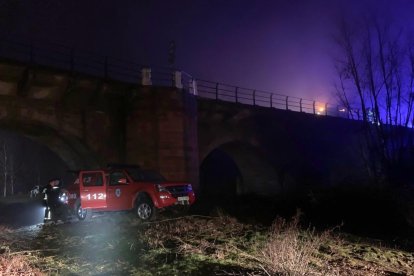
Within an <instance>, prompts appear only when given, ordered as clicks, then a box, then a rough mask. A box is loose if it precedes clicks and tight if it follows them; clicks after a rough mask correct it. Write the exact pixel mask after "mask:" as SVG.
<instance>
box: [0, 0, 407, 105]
mask: <svg viewBox="0 0 414 276" xmlns="http://www.w3.org/2000/svg"><path fill="white" fill-rule="evenodd" d="M0 3H1V6H0V31H1V33H2V34H7V35H11V36H14V37H18V38H19V39H23V40H31V39H40V40H47V41H50V42H58V43H63V44H65V45H69V46H74V47H76V48H80V49H85V50H91V51H93V52H96V53H100V54H104V55H109V56H112V57H120V58H124V59H128V60H134V61H137V62H138V63H141V64H148V65H160V66H165V65H167V64H168V47H169V42H170V41H171V40H174V41H175V42H176V67H177V68H180V69H182V70H184V71H186V72H188V73H189V74H191V75H193V76H195V77H198V78H201V79H206V80H211V81H218V82H224V83H229V84H234V85H238V86H242V87H247V88H255V89H261V90H267V91H272V92H279V93H281V94H289V95H295V96H300V97H304V98H309V99H316V100H319V101H322V102H325V101H330V102H331V101H334V97H333V87H332V83H333V78H334V76H335V74H334V70H333V66H332V56H333V55H334V54H333V53H334V52H335V50H334V49H333V46H332V45H333V42H332V34H333V33H334V32H335V22H336V21H337V20H338V18H339V17H340V15H341V14H343V15H345V16H347V17H349V18H358V17H361V16H364V15H367V14H369V13H377V14H380V16H384V17H390V18H393V19H394V20H397V21H399V24H400V25H401V26H404V28H407V27H410V26H411V25H413V23H412V19H411V17H412V14H414V2H413V1H409V0H394V1H391V0H389V1H385V0H382V1H374V0H373V1H361V0H349V1H345V0H344V1H340V0H334V1H332V0H329V1H323V0H272V1H270V0H269V1H264V0H263V1H251V0H250V1H246V0H221V1H219V0H213V1H194V0H180V1H161V0H158V1H149V0H147V1H133V0H128V1H127V0H124V1H102V0H100V1H98V0H90V1H73V0H72V1H62V0H43V1H40V0H37V1H35V0H33V1H22V0H21V1H19V0H0Z"/></svg>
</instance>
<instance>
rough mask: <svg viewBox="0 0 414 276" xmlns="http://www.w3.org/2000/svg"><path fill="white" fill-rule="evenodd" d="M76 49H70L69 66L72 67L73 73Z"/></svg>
mask: <svg viewBox="0 0 414 276" xmlns="http://www.w3.org/2000/svg"><path fill="white" fill-rule="evenodd" d="M74 55H75V49H74V48H73V47H72V48H71V49H70V60H69V63H70V64H69V66H70V72H71V73H73V71H74V70H75V58H74Z"/></svg>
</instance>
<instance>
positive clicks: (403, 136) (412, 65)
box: [335, 15, 414, 186]
mask: <svg viewBox="0 0 414 276" xmlns="http://www.w3.org/2000/svg"><path fill="white" fill-rule="evenodd" d="M391 23H392V22H390V20H389V18H386V17H383V16H366V15H365V16H361V17H359V18H354V19H353V20H345V19H343V20H342V21H341V22H340V24H338V32H337V34H336V36H335V42H336V46H337V49H338V51H339V52H338V56H337V59H336V68H337V72H338V82H337V85H336V88H337V89H336V92H337V93H336V95H337V96H338V98H339V101H340V103H341V105H342V106H343V107H344V108H343V110H344V111H346V112H348V115H349V117H351V118H354V119H355V118H357V119H359V120H362V129H363V131H362V132H361V139H360V145H361V147H360V152H361V159H362V160H364V161H365V165H366V168H367V174H368V175H369V176H370V177H371V179H373V180H374V181H375V182H377V183H381V184H391V183H392V184H393V185H394V186H395V185H406V184H407V182H409V179H410V178H412V175H411V174H410V173H409V172H410V171H412V169H411V167H410V166H409V164H410V163H412V161H409V160H412V159H413V158H414V155H413V152H412V149H413V145H414V135H413V132H412V130H411V129H410V128H411V127H412V126H413V123H414V112H413V107H414V94H413V89H414V51H413V49H414V44H413V41H412V40H410V39H409V35H410V30H408V29H407V26H405V28H402V27H399V26H397V25H396V24H391ZM407 127H408V128H407Z"/></svg>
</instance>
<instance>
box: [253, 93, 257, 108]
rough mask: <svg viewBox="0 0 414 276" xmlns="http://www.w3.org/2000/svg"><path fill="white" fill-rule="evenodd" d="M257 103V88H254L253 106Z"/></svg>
mask: <svg viewBox="0 0 414 276" xmlns="http://www.w3.org/2000/svg"><path fill="white" fill-rule="evenodd" d="M255 105H256V90H253V106H255Z"/></svg>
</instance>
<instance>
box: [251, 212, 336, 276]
mask: <svg viewBox="0 0 414 276" xmlns="http://www.w3.org/2000/svg"><path fill="white" fill-rule="evenodd" d="M298 224H299V216H298V215H297V216H295V217H294V218H293V219H292V220H291V221H289V222H288V221H286V220H285V219H282V218H278V219H276V220H275V222H274V223H273V225H272V227H271V228H270V230H269V233H268V237H267V240H266V242H265V243H264V244H263V245H262V247H261V248H260V250H259V251H258V252H257V254H256V259H257V260H258V261H259V262H260V263H261V267H262V268H263V270H264V271H265V272H266V274H268V275H294V276H299V275H320V274H324V275H326V274H330V273H331V269H328V267H329V266H328V264H327V263H326V262H324V261H323V260H322V259H320V258H318V256H319V248H320V247H321V246H323V245H324V244H326V243H327V241H328V240H329V238H330V232H323V233H322V234H316V233H315V231H314V230H310V229H308V230H300V228H299V226H298Z"/></svg>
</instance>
